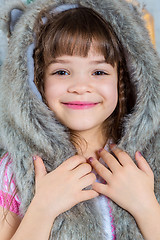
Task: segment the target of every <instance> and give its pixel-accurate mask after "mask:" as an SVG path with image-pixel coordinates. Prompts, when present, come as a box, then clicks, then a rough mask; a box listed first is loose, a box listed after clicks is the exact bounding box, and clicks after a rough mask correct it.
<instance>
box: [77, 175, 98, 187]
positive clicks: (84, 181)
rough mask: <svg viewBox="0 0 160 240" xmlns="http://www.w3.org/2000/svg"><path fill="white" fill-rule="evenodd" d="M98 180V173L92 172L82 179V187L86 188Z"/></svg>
mask: <svg viewBox="0 0 160 240" xmlns="http://www.w3.org/2000/svg"><path fill="white" fill-rule="evenodd" d="M95 181H96V175H95V174H94V173H90V174H88V175H86V176H84V177H83V178H81V180H80V186H81V189H83V188H86V187H88V186H90V185H92V184H93V183H94V182H95Z"/></svg>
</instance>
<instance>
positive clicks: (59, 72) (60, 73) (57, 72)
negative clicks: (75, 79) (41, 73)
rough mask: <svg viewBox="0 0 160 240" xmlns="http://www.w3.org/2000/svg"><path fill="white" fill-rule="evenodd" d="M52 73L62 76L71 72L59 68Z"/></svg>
mask: <svg viewBox="0 0 160 240" xmlns="http://www.w3.org/2000/svg"><path fill="white" fill-rule="evenodd" d="M52 75H60V76H63V75H69V73H68V72H67V71H65V70H58V71H56V72H53V73H52Z"/></svg>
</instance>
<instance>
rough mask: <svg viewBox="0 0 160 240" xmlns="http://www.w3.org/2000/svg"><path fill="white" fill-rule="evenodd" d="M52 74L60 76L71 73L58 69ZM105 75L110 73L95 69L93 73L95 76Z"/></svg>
mask: <svg viewBox="0 0 160 240" xmlns="http://www.w3.org/2000/svg"><path fill="white" fill-rule="evenodd" d="M52 75H59V76H64V75H69V73H68V72H67V71H65V70H58V71H56V72H53V73H52ZM103 75H109V74H108V73H106V72H104V71H100V70H99V71H95V72H94V73H93V76H103Z"/></svg>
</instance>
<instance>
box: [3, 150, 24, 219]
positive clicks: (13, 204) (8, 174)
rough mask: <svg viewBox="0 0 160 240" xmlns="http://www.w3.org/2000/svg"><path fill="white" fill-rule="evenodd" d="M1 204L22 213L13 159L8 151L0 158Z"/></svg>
mask: <svg viewBox="0 0 160 240" xmlns="http://www.w3.org/2000/svg"><path fill="white" fill-rule="evenodd" d="M0 206H2V207H3V208H5V209H8V210H9V211H11V212H14V213H16V214H17V215H20V213H19V207H20V200H19V197H18V194H17V193H16V184H15V180H14V176H13V171H12V160H11V158H10V156H9V154H8V153H6V154H5V155H4V156H3V158H2V159H0Z"/></svg>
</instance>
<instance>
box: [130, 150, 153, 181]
mask: <svg viewBox="0 0 160 240" xmlns="http://www.w3.org/2000/svg"><path fill="white" fill-rule="evenodd" d="M135 159H136V162H137V166H138V167H139V169H141V170H142V171H143V172H145V173H146V174H147V175H149V176H151V177H154V175H153V172H152V169H151V168H150V166H149V164H148V163H147V161H146V160H145V158H144V157H143V156H142V154H141V153H140V152H138V151H137V152H136V154H135Z"/></svg>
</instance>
